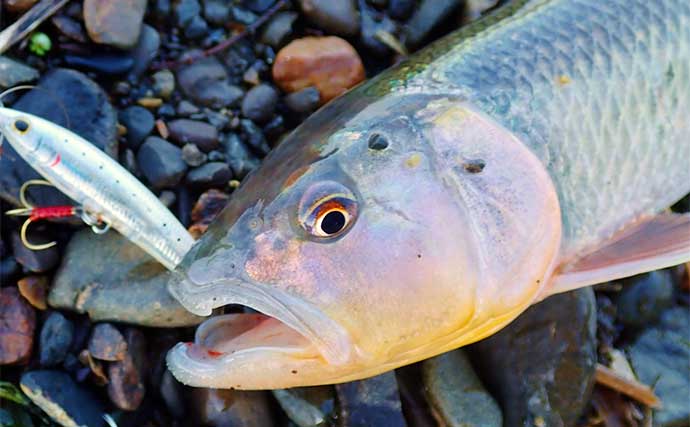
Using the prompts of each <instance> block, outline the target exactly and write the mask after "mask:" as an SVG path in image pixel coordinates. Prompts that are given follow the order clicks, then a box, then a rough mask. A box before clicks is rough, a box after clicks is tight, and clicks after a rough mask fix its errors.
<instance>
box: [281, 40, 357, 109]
mask: <svg viewBox="0 0 690 427" xmlns="http://www.w3.org/2000/svg"><path fill="white" fill-rule="evenodd" d="M364 78H365V74H364V66H363V65H362V60H361V59H360V57H359V55H358V54H357V51H355V49H354V48H353V47H352V46H351V45H350V44H349V43H348V42H346V41H345V40H343V39H341V38H339V37H304V38H301V39H297V40H294V41H293V42H291V43H290V44H288V45H287V46H285V47H284V48H282V49H281V50H280V52H278V55H277V56H276V59H275V63H274V64H273V79H274V80H275V82H276V84H277V85H278V86H280V88H281V89H283V90H284V91H285V92H296V91H298V90H301V89H304V88H307V87H309V86H316V88H317V89H318V90H319V93H320V94H321V103H322V104H323V103H326V102H328V101H330V100H331V99H333V98H335V97H336V96H338V95H340V94H341V93H343V92H345V91H346V90H348V89H350V88H351V87H353V86H355V85H356V84H357V83H359V82H361V81H362V80H364Z"/></svg>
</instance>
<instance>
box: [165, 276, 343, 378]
mask: <svg viewBox="0 0 690 427" xmlns="http://www.w3.org/2000/svg"><path fill="white" fill-rule="evenodd" d="M168 289H169V290H170V293H171V294H172V295H173V296H174V297H175V298H176V299H177V300H178V301H179V302H180V303H181V304H182V305H183V306H184V307H185V308H186V309H187V310H188V311H190V312H192V313H194V314H197V315H200V316H208V315H210V314H211V313H212V310H213V309H215V308H218V307H222V306H225V305H228V304H240V305H243V306H246V307H249V308H252V309H254V310H256V311H258V312H259V313H246V314H242V313H239V314H227V315H219V316H214V317H211V318H210V319H209V320H206V321H205V322H203V323H202V324H201V325H200V326H199V327H198V328H197V331H196V334H195V338H194V342H191V343H179V344H177V345H176V346H175V347H174V348H173V349H172V350H171V352H170V353H169V355H168V366H169V367H170V368H171V371H173V373H174V374H175V376H176V377H178V379H180V380H181V381H183V382H185V383H188V384H190V383H192V385H193V383H195V382H197V381H199V380H200V379H201V378H203V377H207V378H208V377H210V376H212V375H213V374H214V372H216V373H217V370H218V368H219V367H220V366H223V365H226V366H227V365H228V364H232V363H235V362H238V361H241V360H243V359H247V358H252V357H257V356H258V355H261V356H266V354H274V355H275V354H279V355H280V356H281V357H292V358H295V359H302V360H303V359H321V360H322V361H324V362H325V363H328V364H333V365H342V364H346V363H347V362H348V361H349V360H350V357H351V355H352V351H351V349H352V345H351V341H350V337H349V335H348V334H347V332H346V331H345V330H344V329H343V328H342V327H341V326H340V325H339V324H337V323H336V322H335V321H333V320H332V319H330V318H329V317H328V316H326V315H325V314H324V313H323V312H322V311H321V310H319V309H318V308H316V307H314V306H313V305H312V304H309V303H308V302H306V301H304V300H302V299H300V298H297V297H295V296H293V295H289V294H287V293H286V292H284V291H282V290H280V289H277V288H275V287H270V286H267V285H263V284H260V283H250V282H248V281H245V280H241V279H236V278H224V279H219V280H215V281H212V282H207V283H201V284H200V283H195V282H194V281H193V280H192V279H191V278H190V277H189V276H188V275H186V274H178V276H177V277H176V279H173V280H172V281H171V282H170V283H169V286H168Z"/></svg>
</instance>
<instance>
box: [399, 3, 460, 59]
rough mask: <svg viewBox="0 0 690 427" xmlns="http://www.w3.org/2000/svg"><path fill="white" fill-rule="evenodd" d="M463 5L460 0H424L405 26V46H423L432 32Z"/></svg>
mask: <svg viewBox="0 0 690 427" xmlns="http://www.w3.org/2000/svg"><path fill="white" fill-rule="evenodd" d="M462 3H463V2H462V1H460V0H422V2H421V4H420V5H419V6H418V7H417V9H416V10H415V12H414V15H412V18H410V20H409V21H407V24H406V26H405V28H406V31H405V35H406V40H405V44H407V46H408V47H412V48H414V47H417V46H419V45H421V44H422V42H423V41H425V39H426V38H427V36H429V34H431V31H432V30H433V29H434V28H436V26H437V25H438V24H440V23H441V22H442V21H443V20H444V19H446V18H448V16H450V15H452V14H453V12H455V11H456V10H458V9H459V7H460V6H461V5H462Z"/></svg>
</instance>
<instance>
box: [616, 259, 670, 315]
mask: <svg viewBox="0 0 690 427" xmlns="http://www.w3.org/2000/svg"><path fill="white" fill-rule="evenodd" d="M622 284H623V289H622V290H621V292H620V293H619V294H618V297H617V298H616V306H617V317H618V320H620V322H621V323H623V324H624V325H627V326H631V327H641V326H644V325H646V324H649V323H652V322H654V321H656V320H657V319H658V318H659V316H660V315H661V313H662V312H663V310H664V309H666V308H668V307H670V306H671V305H672V304H673V288H674V285H673V279H672V277H671V272H670V271H669V270H659V271H652V272H650V273H645V274H640V275H638V276H635V277H631V278H629V279H625V280H623V281H622Z"/></svg>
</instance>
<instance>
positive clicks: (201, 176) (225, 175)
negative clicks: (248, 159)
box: [186, 162, 232, 189]
mask: <svg viewBox="0 0 690 427" xmlns="http://www.w3.org/2000/svg"><path fill="white" fill-rule="evenodd" d="M186 179H187V184H189V185H190V186H191V187H194V188H197V189H204V188H210V187H225V186H226V185H228V181H230V179H232V171H230V168H229V167H228V165H227V164H226V163H223V162H209V163H206V164H204V165H202V166H199V167H198V168H194V169H192V170H190V171H189V173H188V174H187V178H186Z"/></svg>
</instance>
